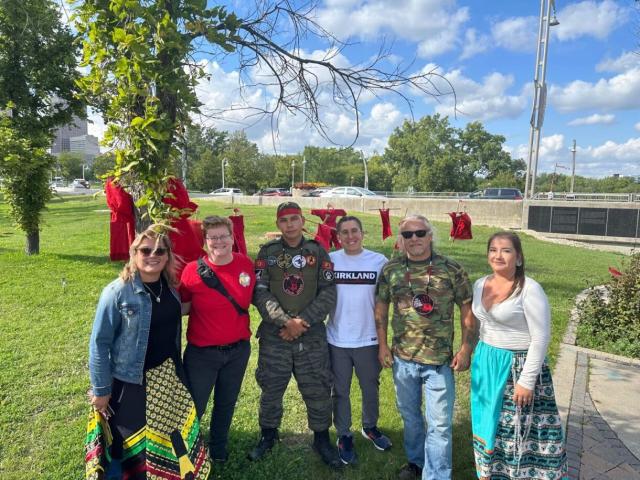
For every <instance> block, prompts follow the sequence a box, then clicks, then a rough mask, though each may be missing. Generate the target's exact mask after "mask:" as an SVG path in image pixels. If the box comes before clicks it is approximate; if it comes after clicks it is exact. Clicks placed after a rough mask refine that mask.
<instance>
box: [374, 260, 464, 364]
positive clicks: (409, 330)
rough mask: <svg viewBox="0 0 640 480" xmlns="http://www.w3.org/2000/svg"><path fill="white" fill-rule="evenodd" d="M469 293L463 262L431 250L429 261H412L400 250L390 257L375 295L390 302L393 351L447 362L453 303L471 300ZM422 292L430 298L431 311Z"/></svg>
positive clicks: (450, 350) (432, 361) (417, 359)
mask: <svg viewBox="0 0 640 480" xmlns="http://www.w3.org/2000/svg"><path fill="white" fill-rule="evenodd" d="M429 271H430V273H429ZM472 293H473V290H472V289H471V283H470V282H469V277H468V276H467V273H466V272H465V271H464V269H463V268H462V266H460V264H458V263H457V262H455V261H453V260H451V259H449V258H447V257H443V256H441V255H438V254H436V253H435V252H434V253H433V255H432V257H431V260H430V261H429V260H426V261H420V262H412V261H410V260H408V259H407V256H406V255H404V254H403V255H400V256H398V257H397V258H394V259H392V260H390V261H389V263H387V264H386V265H385V266H384V267H383V268H382V273H381V275H380V280H379V281H378V286H377V290H376V300H377V301H380V302H384V303H388V304H393V317H392V319H391V326H392V328H393V341H392V350H393V353H394V354H395V355H397V356H399V357H400V358H402V359H404V360H412V361H415V362H418V363H423V364H427V365H442V364H444V363H448V362H449V361H450V360H451V358H452V356H453V333H454V325H453V308H454V304H457V305H458V306H461V305H463V304H465V303H469V302H471V297H472ZM426 296H428V297H430V298H431V300H433V310H432V311H431V312H430V313H428V311H429V310H430V306H429V305H428V299H427V298H426Z"/></svg>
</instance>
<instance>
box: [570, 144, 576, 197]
mask: <svg viewBox="0 0 640 480" xmlns="http://www.w3.org/2000/svg"><path fill="white" fill-rule="evenodd" d="M571 154H572V159H571V188H570V189H569V191H570V192H571V193H573V187H574V183H575V181H576V141H575V139H574V140H573V148H571Z"/></svg>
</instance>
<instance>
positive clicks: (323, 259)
mask: <svg viewBox="0 0 640 480" xmlns="http://www.w3.org/2000/svg"><path fill="white" fill-rule="evenodd" d="M276 225H277V226H278V229H279V230H280V232H282V238H280V239H277V240H273V241H271V242H269V243H267V244H265V245H263V246H262V248H260V252H259V253H258V257H257V258H256V262H255V268H256V277H257V279H256V280H257V281H256V288H255V290H254V295H253V303H254V305H255V306H256V307H257V308H258V311H259V312H260V315H261V317H262V322H261V323H260V326H259V327H258V332H257V336H258V338H259V339H260V340H259V342H260V348H259V354H258V368H257V370H256V380H257V382H258V385H259V386H260V388H261V389H262V395H261V396H260V412H259V422H260V427H261V429H262V434H261V438H260V441H259V443H258V445H257V446H256V447H255V448H254V449H253V450H252V451H251V453H250V454H249V458H250V459H251V460H258V459H259V458H261V457H262V456H263V455H264V454H265V453H267V452H268V451H269V450H270V449H271V448H272V447H273V445H274V444H275V442H276V441H277V440H278V427H279V426H280V421H281V419H282V399H283V396H284V393H285V390H286V389H287V385H288V384H289V379H290V378H291V374H292V373H293V375H294V376H295V378H296V382H297V384H298V389H299V390H300V393H301V394H302V398H303V400H304V402H305V404H306V406H307V419H308V422H309V428H310V429H311V430H313V432H314V440H313V448H314V450H315V451H316V452H318V454H319V455H320V457H321V458H322V461H323V462H325V463H326V464H327V465H329V466H331V467H339V466H340V465H341V462H340V458H339V457H338V451H337V449H336V448H335V447H334V446H333V445H331V443H330V441H329V426H330V425H331V368H330V363H329V350H328V346H327V333H326V329H325V325H324V320H325V318H326V316H327V314H328V313H329V311H331V310H332V309H333V308H334V306H335V302H336V288H335V285H334V284H333V265H332V264H331V261H330V259H329V255H328V254H327V252H325V250H324V249H323V248H322V247H321V246H320V245H319V244H318V243H317V242H316V241H314V240H309V239H306V238H304V237H303V235H302V228H303V226H304V217H303V216H302V211H301V209H300V207H299V206H298V204H296V203H294V202H285V203H282V204H280V205H279V206H278V210H277V221H276Z"/></svg>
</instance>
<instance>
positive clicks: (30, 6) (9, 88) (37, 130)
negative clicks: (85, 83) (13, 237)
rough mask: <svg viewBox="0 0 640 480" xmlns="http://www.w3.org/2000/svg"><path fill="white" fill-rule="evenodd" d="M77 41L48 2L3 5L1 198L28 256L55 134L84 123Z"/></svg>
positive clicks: (45, 193) (36, 240)
mask: <svg viewBox="0 0 640 480" xmlns="http://www.w3.org/2000/svg"><path fill="white" fill-rule="evenodd" d="M76 53H77V49H76V47H75V46H74V44H73V36H72V34H71V33H70V31H69V29H68V28H66V27H65V26H63V25H62V24H61V22H60V18H59V10H58V5H57V4H56V3H54V2H52V1H50V0H31V1H29V2H22V1H19V0H3V1H2V2H1V3H0V109H2V110H4V112H5V115H6V116H7V117H8V118H5V119H4V120H3V121H2V132H3V133H2V137H3V138H2V144H3V147H2V157H0V176H2V177H4V183H3V191H4V194H5V197H6V198H7V200H8V202H9V204H10V205H11V212H12V216H13V219H14V220H15V222H16V224H17V225H18V226H19V228H20V229H22V230H23V231H24V232H25V234H26V241H27V244H26V252H27V254H36V253H39V251H40V223H39V220H40V212H41V210H42V209H43V208H44V206H45V203H46V201H47V200H48V198H49V194H50V193H49V188H48V180H49V175H50V171H51V169H52V167H53V164H54V159H53V157H51V156H50V155H48V154H46V149H47V148H48V147H49V146H50V143H51V140H52V137H53V135H52V132H53V129H54V128H55V127H57V126H59V125H62V124H65V123H68V122H69V121H70V120H71V118H72V116H73V114H76V115H83V108H82V105H81V103H80V102H79V101H78V100H77V99H76V98H75V96H74V95H75V93H76V85H75V81H76V79H77V77H78V71H77V69H76Z"/></svg>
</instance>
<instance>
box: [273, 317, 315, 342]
mask: <svg viewBox="0 0 640 480" xmlns="http://www.w3.org/2000/svg"><path fill="white" fill-rule="evenodd" d="M309 326H310V325H309V324H308V323H307V322H306V321H305V320H303V319H302V318H300V317H294V318H291V319H289V320H288V321H287V323H285V325H284V328H283V329H281V330H280V338H282V339H284V340H288V341H291V340H296V339H297V338H298V337H299V336H300V335H302V334H303V333H305V332H306V331H307V330H308V329H309Z"/></svg>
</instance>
